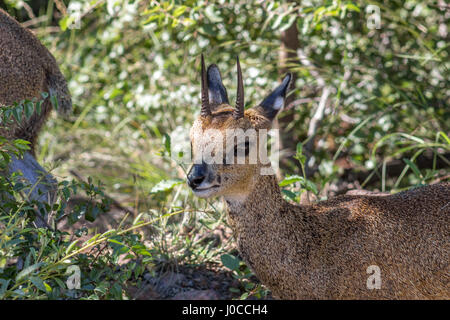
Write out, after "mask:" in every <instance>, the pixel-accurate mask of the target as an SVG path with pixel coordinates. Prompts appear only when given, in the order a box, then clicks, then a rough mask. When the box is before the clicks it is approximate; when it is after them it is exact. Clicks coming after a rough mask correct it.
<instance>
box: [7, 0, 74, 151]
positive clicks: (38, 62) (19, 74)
mask: <svg viewBox="0 0 450 320" xmlns="http://www.w3.org/2000/svg"><path fill="white" fill-rule="evenodd" d="M42 92H47V93H50V94H53V95H56V97H57V99H58V104H59V111H62V112H67V111H69V110H70V109H71V106H72V104H71V98H70V94H69V91H68V89H67V83H66V80H65V78H64V76H63V75H62V74H61V72H60V70H59V68H58V65H57V63H56V61H55V58H54V57H53V56H52V55H51V53H50V52H49V51H48V50H47V49H46V48H45V47H44V46H43V45H42V44H41V43H40V42H39V40H38V39H37V38H36V37H35V36H34V35H33V34H32V33H31V32H30V31H29V30H27V29H25V28H23V27H22V26H21V25H20V24H19V23H18V22H17V21H16V20H14V19H13V18H11V17H10V16H9V15H8V14H7V13H6V12H5V11H3V10H1V9H0V107H1V106H9V105H12V104H13V103H14V102H17V103H19V102H21V101H22V100H25V99H28V100H32V99H33V98H35V99H40V98H41V93H42ZM50 111H51V102H50V99H49V98H47V99H46V101H45V102H44V104H43V106H42V112H41V114H37V113H34V114H33V115H32V116H31V118H30V119H29V120H26V119H25V117H24V118H23V121H22V122H21V123H19V124H18V123H16V122H15V121H14V123H13V124H12V125H11V126H9V127H8V128H4V127H3V128H2V127H0V135H1V136H4V137H6V138H9V139H16V138H21V139H25V140H27V141H30V142H31V146H32V149H33V152H34V145H35V142H36V139H37V135H38V132H39V130H40V129H41V127H42V125H43V124H44V123H45V120H46V119H47V117H48V115H49V113H50Z"/></svg>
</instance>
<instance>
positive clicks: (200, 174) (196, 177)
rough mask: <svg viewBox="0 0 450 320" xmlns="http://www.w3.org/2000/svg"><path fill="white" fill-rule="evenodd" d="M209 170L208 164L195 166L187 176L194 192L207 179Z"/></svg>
mask: <svg viewBox="0 0 450 320" xmlns="http://www.w3.org/2000/svg"><path fill="white" fill-rule="evenodd" d="M207 173H208V168H207V165H206V163H202V164H194V165H193V166H192V167H191V170H189V173H188V175H187V183H188V185H189V187H191V189H192V190H195V189H197V188H198V187H199V186H200V185H201V184H202V183H203V182H204V181H205V179H206V176H207Z"/></svg>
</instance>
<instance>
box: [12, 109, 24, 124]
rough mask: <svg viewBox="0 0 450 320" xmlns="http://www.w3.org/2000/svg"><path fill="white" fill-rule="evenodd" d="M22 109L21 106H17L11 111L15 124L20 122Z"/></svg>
mask: <svg viewBox="0 0 450 320" xmlns="http://www.w3.org/2000/svg"><path fill="white" fill-rule="evenodd" d="M22 109H23V107H22V105H18V106H17V107H15V108H13V109H12V114H13V116H14V119H16V121H17V122H20V121H21V120H22Z"/></svg>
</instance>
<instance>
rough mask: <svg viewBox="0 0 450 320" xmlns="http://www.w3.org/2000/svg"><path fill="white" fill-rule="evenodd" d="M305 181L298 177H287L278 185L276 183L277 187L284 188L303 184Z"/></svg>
mask: <svg viewBox="0 0 450 320" xmlns="http://www.w3.org/2000/svg"><path fill="white" fill-rule="evenodd" d="M304 180H305V178H303V177H300V176H298V175H292V176H288V177H286V178H284V179H283V180H282V181H280V183H278V185H279V186H280V187H285V186H288V185H290V184H293V183H296V182H299V181H300V182H303V181H304Z"/></svg>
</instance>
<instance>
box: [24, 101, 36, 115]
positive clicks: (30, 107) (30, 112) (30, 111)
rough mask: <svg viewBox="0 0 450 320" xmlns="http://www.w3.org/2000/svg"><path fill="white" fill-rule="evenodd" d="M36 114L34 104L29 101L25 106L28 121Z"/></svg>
mask: <svg viewBox="0 0 450 320" xmlns="http://www.w3.org/2000/svg"><path fill="white" fill-rule="evenodd" d="M33 112H34V104H33V102H31V101H28V102H27V103H26V104H25V116H26V117H27V119H30V118H31V116H32V115H33Z"/></svg>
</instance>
